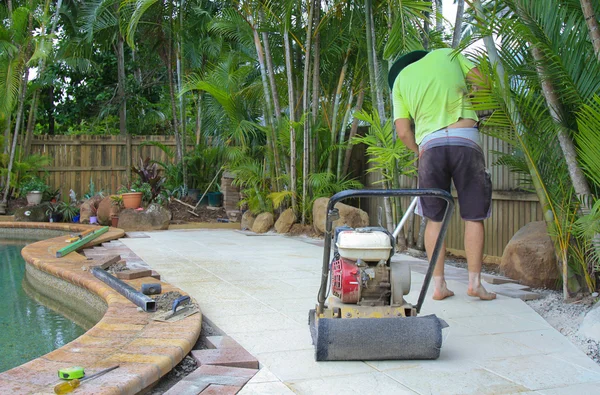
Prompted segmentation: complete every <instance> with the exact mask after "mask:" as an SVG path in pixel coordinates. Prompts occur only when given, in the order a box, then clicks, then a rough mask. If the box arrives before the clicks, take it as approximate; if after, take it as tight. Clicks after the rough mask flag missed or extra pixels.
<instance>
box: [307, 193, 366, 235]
mask: <svg viewBox="0 0 600 395" xmlns="http://www.w3.org/2000/svg"><path fill="white" fill-rule="evenodd" d="M328 203H329V198H324V197H323V198H318V199H317V200H315V203H314V204H313V227H314V228H315V231H316V232H317V233H319V234H323V233H325V219H326V218H327V204H328ZM335 208H337V209H338V210H339V212H340V219H338V220H337V221H334V222H333V228H334V229H335V228H337V227H338V226H342V225H348V226H350V227H352V228H362V227H365V226H369V214H367V213H366V212H365V211H363V210H361V209H359V208H356V207H352V206H348V205H347V204H343V203H336V205H335Z"/></svg>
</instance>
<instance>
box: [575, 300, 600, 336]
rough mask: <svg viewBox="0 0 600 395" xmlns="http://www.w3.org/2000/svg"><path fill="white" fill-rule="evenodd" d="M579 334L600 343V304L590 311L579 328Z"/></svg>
mask: <svg viewBox="0 0 600 395" xmlns="http://www.w3.org/2000/svg"><path fill="white" fill-rule="evenodd" d="M579 334H580V335H581V336H583V337H587V338H590V339H592V340H594V341H596V342H600V303H596V305H595V306H594V307H593V308H592V309H591V310H590V311H588V313H587V314H586V315H585V318H584V319H583V322H582V323H581V326H580V327H579Z"/></svg>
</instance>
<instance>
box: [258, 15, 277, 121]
mask: <svg viewBox="0 0 600 395" xmlns="http://www.w3.org/2000/svg"><path fill="white" fill-rule="evenodd" d="M259 16H260V21H261V22H262V21H263V20H264V13H263V12H262V10H261V11H260V13H259ZM262 39H263V43H264V46H265V59H266V61H267V71H268V74H269V83H270V86H271V94H272V95H273V110H274V111H275V119H276V120H277V123H279V122H280V121H281V106H280V105H279V93H277V84H276V83H275V69H274V68H273V57H272V56H271V46H270V45H269V35H268V34H267V32H262Z"/></svg>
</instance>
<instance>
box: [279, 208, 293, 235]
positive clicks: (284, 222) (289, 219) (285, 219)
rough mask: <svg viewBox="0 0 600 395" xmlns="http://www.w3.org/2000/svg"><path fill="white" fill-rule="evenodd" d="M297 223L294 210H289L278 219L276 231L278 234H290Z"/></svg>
mask: <svg viewBox="0 0 600 395" xmlns="http://www.w3.org/2000/svg"><path fill="white" fill-rule="evenodd" d="M294 222H296V215H295V214H294V210H292V209H291V208H288V209H287V210H285V211H284V212H283V213H281V215H280V216H279V218H277V222H275V231H276V232H277V233H288V232H289V231H290V229H291V228H292V225H294Z"/></svg>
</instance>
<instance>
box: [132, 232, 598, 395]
mask: <svg viewBox="0 0 600 395" xmlns="http://www.w3.org/2000/svg"><path fill="white" fill-rule="evenodd" d="M146 234H147V235H148V236H150V237H149V238H131V239H121V241H123V242H124V243H125V244H126V245H127V246H128V247H129V248H131V249H132V250H133V251H134V252H135V253H136V254H137V255H138V256H140V257H141V258H142V259H143V260H144V261H145V262H146V263H147V264H149V265H150V266H151V267H152V268H154V269H155V270H157V271H159V272H160V273H161V275H162V276H163V279H164V280H166V281H168V282H170V283H172V284H173V285H175V286H177V287H179V288H181V289H183V290H184V291H186V292H188V293H189V294H191V295H192V296H193V297H194V298H196V300H197V301H198V302H199V303H200V306H201V308H202V312H203V314H204V315H205V316H206V317H207V318H208V319H209V320H210V321H212V322H213V323H214V324H215V325H216V326H218V327H219V328H220V329H221V330H223V331H224V332H225V333H226V334H227V335H229V336H231V337H232V338H234V339H235V340H236V341H237V342H238V343H240V344H241V345H242V346H243V347H245V348H246V350H248V351H249V352H250V353H252V354H253V355H254V356H255V357H256V358H258V360H259V361H260V364H261V370H260V372H259V373H258V374H257V375H256V376H255V377H254V378H253V379H252V380H251V381H250V382H249V383H248V384H247V385H246V386H245V387H244V388H243V389H242V391H241V392H240V394H290V393H298V394H349V393H361V394H515V393H520V394H592V393H600V366H598V365H597V364H596V363H594V362H593V361H592V360H591V359H589V358H588V357H587V356H586V355H585V354H584V353H582V352H581V351H580V350H579V349H578V348H576V346H575V345H573V344H572V343H570V342H569V340H568V339H567V338H565V337H564V336H563V335H561V334H560V333H559V332H558V331H556V330H555V329H553V328H552V327H551V326H550V325H549V324H548V323H547V322H546V321H545V320H544V319H543V318H541V317H540V316H539V315H538V314H537V313H535V312H534V311H533V310H532V309H531V308H530V307H529V306H528V305H527V304H526V303H525V302H523V301H522V300H520V299H513V298H509V297H505V296H501V295H499V296H498V299H497V300H495V301H492V302H481V301H478V300H476V299H473V298H470V297H468V296H466V288H467V287H466V285H465V284H464V282H462V281H457V280H449V287H450V289H452V290H453V291H454V292H455V293H456V296H455V297H453V298H450V299H447V300H444V301H441V302H436V301H433V300H432V299H431V297H430V296H429V297H428V299H427V300H426V302H425V304H424V306H423V310H422V312H421V314H429V313H435V314H437V315H438V316H439V317H441V318H443V319H445V320H446V321H447V322H448V324H449V325H450V327H449V328H447V329H444V344H443V347H442V352H441V356H440V358H439V359H438V360H435V361H369V362H315V361H314V355H313V354H314V351H313V346H312V344H311V338H310V332H309V328H308V325H307V315H308V310H309V309H310V308H313V307H314V304H315V301H316V295H317V291H318V288H319V278H320V275H321V272H320V270H321V260H322V253H323V250H322V247H320V246H319V245H318V243H316V242H315V241H314V240H312V239H307V238H299V237H298V238H293V237H285V236H281V235H276V234H266V235H254V234H251V233H243V232H239V231H231V230H189V231H185V230H178V231H165V232H147V233H146ZM403 258H406V259H411V260H414V262H415V264H419V265H421V264H422V261H419V260H417V259H415V258H410V257H403ZM465 275H466V271H465ZM423 277H424V276H423V275H422V274H420V273H417V272H415V271H413V273H412V291H411V294H409V295H408V296H407V300H408V301H410V302H414V303H416V300H417V297H418V292H419V290H420V286H421V284H422V281H423ZM430 291H431V288H430Z"/></svg>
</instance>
